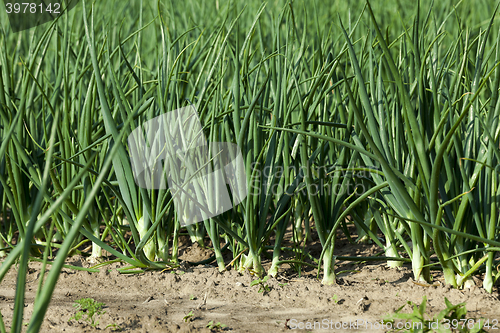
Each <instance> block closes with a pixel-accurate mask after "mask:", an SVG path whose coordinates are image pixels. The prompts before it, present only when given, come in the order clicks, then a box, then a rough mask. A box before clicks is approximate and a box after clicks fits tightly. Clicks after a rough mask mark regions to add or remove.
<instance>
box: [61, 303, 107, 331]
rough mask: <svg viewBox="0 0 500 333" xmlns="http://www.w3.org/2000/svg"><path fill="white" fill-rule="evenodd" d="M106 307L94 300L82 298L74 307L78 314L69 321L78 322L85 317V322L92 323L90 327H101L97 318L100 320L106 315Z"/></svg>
mask: <svg viewBox="0 0 500 333" xmlns="http://www.w3.org/2000/svg"><path fill="white" fill-rule="evenodd" d="M104 306H105V304H104V303H98V302H96V301H95V300H94V299H92V298H82V299H79V300H76V301H75V303H74V304H73V307H74V308H75V309H76V310H77V313H76V314H75V315H74V316H73V317H71V318H69V320H68V321H71V320H72V319H74V320H76V321H78V320H80V319H82V318H83V317H84V316H85V321H88V322H90V325H91V326H93V327H96V326H97V325H99V321H98V320H96V316H99V318H100V317H101V316H102V315H103V314H104V313H106V311H102V308H103V307H104Z"/></svg>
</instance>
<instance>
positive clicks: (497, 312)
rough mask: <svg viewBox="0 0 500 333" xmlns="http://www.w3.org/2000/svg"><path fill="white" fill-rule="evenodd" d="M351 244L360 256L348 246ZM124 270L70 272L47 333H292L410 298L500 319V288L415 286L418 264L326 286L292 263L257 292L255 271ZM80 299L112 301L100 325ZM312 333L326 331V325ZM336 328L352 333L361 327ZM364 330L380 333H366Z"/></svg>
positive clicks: (33, 270)
mask: <svg viewBox="0 0 500 333" xmlns="http://www.w3.org/2000/svg"><path fill="white" fill-rule="evenodd" d="M349 246H352V247H355V249H354V248H351V249H349V248H347V247H349ZM340 249H341V250H342V252H345V253H354V252H357V253H358V254H359V255H363V254H364V255H371V254H372V253H373V252H374V248H373V246H372V245H360V244H356V245H349V243H347V244H345V245H344V246H343V247H342V248H340ZM339 255H341V254H339ZM207 256H210V253H207V252H206V249H203V248H201V247H199V246H194V247H192V248H190V249H189V251H185V252H184V253H183V258H182V259H184V260H186V261H196V260H199V259H203V258H207ZM85 260H86V259H85V257H82V256H76V257H72V258H69V259H68V263H69V264H71V265H75V266H87V263H86V262H85ZM29 266H30V270H29V276H28V283H27V289H26V307H25V322H28V321H29V318H30V317H31V313H32V311H33V300H34V296H35V293H36V288H37V286H38V283H39V279H40V264H39V263H36V262H32V263H30V264H29ZM119 267H123V265H122V264H119V263H116V264H113V265H110V266H107V269H105V270H104V269H103V270H101V272H100V273H89V272H85V271H74V270H69V269H63V271H62V273H61V275H60V278H59V281H58V284H57V287H56V290H55V293H54V296H53V299H52V302H51V304H50V307H49V310H48V312H47V315H46V317H45V321H44V323H43V326H42V332H78V333H80V332H95V331H98V330H101V331H104V330H105V331H108V332H111V331H112V330H113V329H114V330H120V331H121V332H215V331H218V330H220V329H223V330H224V331H234V332H252V333H253V332H266V333H268V332H285V331H288V330H289V329H290V328H294V327H298V325H299V324H300V323H303V324H304V325H307V323H314V322H319V323H323V325H324V323H325V321H329V322H330V323H346V325H349V323H353V322H357V321H358V322H359V321H360V320H362V321H365V322H370V323H375V322H377V321H378V322H380V320H381V319H383V318H384V316H385V315H388V314H391V313H394V311H396V310H397V309H398V308H399V307H401V306H402V305H405V304H406V303H407V301H412V302H413V303H418V304H420V303H421V302H422V297H423V296H424V295H425V296H427V300H428V303H427V304H428V305H427V310H426V311H427V313H428V314H429V316H431V315H432V314H435V313H437V312H439V311H440V310H442V309H444V308H445V304H444V298H445V297H447V298H448V299H449V300H450V302H452V303H453V304H457V303H461V302H466V307H467V310H468V315H467V317H468V318H476V319H479V318H485V319H489V320H490V323H491V322H493V321H494V320H497V322H498V321H499V320H500V307H499V306H498V305H499V304H500V303H499V300H500V298H499V290H498V287H495V290H494V292H493V293H492V294H488V293H487V292H486V291H485V290H484V289H482V288H479V287H473V288H470V289H467V290H456V289H452V288H450V287H449V286H444V285H443V283H442V279H441V276H440V274H439V272H437V273H435V274H434V283H433V285H432V286H428V285H422V284H418V283H415V282H414V281H413V278H412V273H411V267H409V266H404V267H402V268H398V269H396V268H387V267H386V266H385V264H384V263H368V264H358V263H357V264H355V265H354V264H349V263H341V264H339V265H338V269H337V271H338V272H343V273H340V274H338V283H337V284H336V285H332V286H324V285H322V284H321V282H320V280H318V279H316V270H314V269H309V270H302V271H301V274H300V275H299V274H298V273H297V271H296V270H294V269H292V267H288V268H287V267H286V266H284V267H283V269H281V270H280V273H279V274H278V276H277V277H276V278H269V279H268V280H267V281H266V282H265V283H263V284H257V285H255V286H251V285H250V284H251V282H252V281H253V280H255V279H256V277H254V276H252V275H251V274H250V273H249V272H244V273H239V272H236V271H235V270H234V269H229V270H228V271H225V272H223V273H220V272H219V271H218V269H217V268H216V267H213V266H209V265H205V266H194V267H187V266H185V265H184V266H183V268H182V269H177V270H174V271H163V272H159V271H155V272H145V273H141V274H129V275H122V274H119V273H118V272H117V271H116V268H119ZM108 269H111V271H108ZM16 277H17V272H16V270H15V269H14V268H13V269H11V270H10V272H9V273H8V274H7V276H6V277H5V279H4V280H3V281H2V283H1V284H0V311H1V313H2V315H3V317H4V321H5V324H6V326H7V327H9V326H10V324H11V322H12V310H13V308H14V296H15V288H16ZM476 281H477V282H480V280H479V279H476ZM81 298H93V299H95V300H96V301H97V302H102V303H105V304H106V307H105V308H104V310H105V311H106V313H105V314H104V315H102V317H101V318H100V320H99V325H97V327H96V328H94V327H92V326H90V324H88V323H86V322H84V321H82V320H80V321H78V322H77V321H75V320H71V321H69V319H70V318H71V317H72V316H73V315H74V314H75V309H74V307H73V303H74V302H75V301H76V300H78V299H81ZM410 311H411V309H409V308H408V309H406V312H410ZM210 322H212V325H211V326H210V325H209V323H210ZM217 323H220V328H218V326H217ZM110 325H111V326H110ZM207 325H208V326H210V327H207ZM223 325H225V327H223ZM497 327H499V328H500V325H497ZM305 331H322V332H324V331H325V330H324V329H318V327H317V329H316V330H314V329H308V330H305ZM330 331H332V330H330ZM334 331H335V332H342V331H345V332H347V331H350V332H351V331H352V329H351V328H346V329H334ZM356 331H357V332H364V331H366V332H368V331H371V329H370V327H368V328H366V327H365V326H361V327H358V329H357V330H356ZM379 331H380V330H379Z"/></svg>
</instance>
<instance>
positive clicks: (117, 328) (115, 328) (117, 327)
mask: <svg viewBox="0 0 500 333" xmlns="http://www.w3.org/2000/svg"><path fill="white" fill-rule="evenodd" d="M108 328H111V330H112V331H114V332H120V331H121V330H122V328H121V327H120V326H118V325H117V324H109V325H108V326H106V328H105V329H106V330H107V329H108Z"/></svg>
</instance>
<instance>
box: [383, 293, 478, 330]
mask: <svg viewBox="0 0 500 333" xmlns="http://www.w3.org/2000/svg"><path fill="white" fill-rule="evenodd" d="M444 302H445V304H446V309H444V310H442V311H441V312H439V313H438V314H437V315H435V316H434V317H433V318H432V319H426V318H425V309H426V306H427V297H426V296H424V298H423V300H422V303H421V304H420V305H418V304H414V303H412V302H411V301H408V303H407V305H409V306H410V307H413V312H412V313H401V312H400V311H401V310H402V309H403V308H404V307H405V306H406V304H405V305H403V306H402V307H400V308H399V309H397V310H396V313H394V314H392V315H389V316H386V318H385V319H384V323H389V322H390V323H391V324H392V327H394V326H395V325H394V321H395V320H403V321H406V322H412V323H413V324H412V328H410V329H407V328H406V330H405V332H410V333H417V332H419V333H420V332H451V331H453V332H463V333H482V332H486V331H485V330H483V328H482V327H483V324H484V320H482V319H481V320H475V319H466V315H467V310H466V309H465V303H460V304H457V305H453V304H451V302H450V301H449V300H448V299H447V298H446V297H445V298H444ZM402 330H404V329H396V330H394V331H392V332H398V331H402Z"/></svg>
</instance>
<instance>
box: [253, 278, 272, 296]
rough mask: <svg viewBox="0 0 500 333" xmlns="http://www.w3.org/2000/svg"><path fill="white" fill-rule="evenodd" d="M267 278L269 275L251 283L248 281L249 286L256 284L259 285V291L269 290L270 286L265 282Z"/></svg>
mask: <svg viewBox="0 0 500 333" xmlns="http://www.w3.org/2000/svg"><path fill="white" fill-rule="evenodd" d="M268 279H269V276H265V277H264V278H263V279H257V280H253V281H252V283H250V287H253V286H255V285H257V284H258V285H260V287H259V293H266V292H269V291H271V287H269V285H268V284H266V283H265V282H267V280H268Z"/></svg>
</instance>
